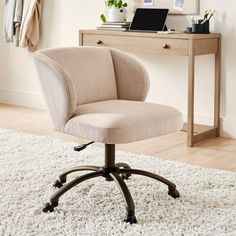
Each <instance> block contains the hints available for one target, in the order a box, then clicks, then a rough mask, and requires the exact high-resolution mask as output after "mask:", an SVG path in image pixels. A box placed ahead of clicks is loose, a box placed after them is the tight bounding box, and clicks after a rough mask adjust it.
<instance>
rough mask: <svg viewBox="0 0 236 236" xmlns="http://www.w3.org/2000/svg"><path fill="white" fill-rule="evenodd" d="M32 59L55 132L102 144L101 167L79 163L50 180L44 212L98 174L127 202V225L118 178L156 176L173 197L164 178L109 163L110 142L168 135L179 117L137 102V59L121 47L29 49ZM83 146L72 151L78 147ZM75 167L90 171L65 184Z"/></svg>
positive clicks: (142, 75) (140, 72)
mask: <svg viewBox="0 0 236 236" xmlns="http://www.w3.org/2000/svg"><path fill="white" fill-rule="evenodd" d="M34 59H35V63H36V67H37V71H38V75H39V77H40V81H41V85H42V89H43V92H44V95H45V98H46V101H47V105H48V108H49V112H50V115H51V118H52V121H53V124H54V128H55V130H57V131H59V132H63V133H66V134H70V135H73V136H78V137H82V138H85V139H88V140H91V141H96V142H100V143H104V144H105V164H104V166H102V167H98V166H81V167H76V168H74V169H71V170H69V171H67V172H65V173H63V174H61V175H60V176H59V180H57V181H56V182H55V184H54V186H55V187H58V188H60V189H59V190H58V191H57V192H56V193H55V194H54V195H53V196H52V197H51V199H50V203H47V204H46V206H45V207H44V209H43V211H44V212H48V211H50V212H52V211H53V210H54V208H55V207H56V206H57V205H58V201H59V198H60V197H61V196H62V195H63V194H64V193H66V192H67V191H68V190H70V189H71V188H72V187H74V186H76V185H77V184H79V183H81V182H83V181H85V180H87V179H91V178H95V177H98V176H103V177H104V178H105V179H106V180H107V181H112V180H114V181H115V182H116V183H117V185H118V186H119V188H120V190H121V192H122V194H123V197H124V199H125V201H126V204H127V215H126V218H125V220H124V221H125V222H129V223H131V224H132V223H136V222H137V220H136V217H135V206H134V202H133V199H132V196H131V194H130V192H129V189H128V188H127V185H126V184H125V181H124V180H125V179H128V178H130V177H131V175H133V174H138V175H144V176H148V177H151V178H153V179H156V180H158V181H160V182H162V183H164V184H166V185H167V186H168V188H169V192H168V194H169V195H171V196H172V197H174V198H177V197H179V192H178V191H177V189H176V186H175V184H173V183H172V182H170V181H169V180H167V179H165V178H163V177H161V176H158V175H156V174H153V173H149V172H147V171H144V170H138V169H132V168H131V167H130V166H129V165H128V164H126V163H115V144H119V143H130V142H135V141H138V140H143V139H148V138H152V137H156V136H160V135H164V134H168V133H172V132H175V131H177V130H179V129H180V128H181V127H182V115H181V113H180V112H179V111H177V110H176V109H174V108H171V107H168V106H164V105H158V104H153V103H147V102H143V101H144V99H145V97H146V95H147V92H148V90H149V78H148V74H147V72H146V70H145V69H144V67H143V66H142V65H141V64H140V63H139V62H138V61H136V60H135V59H134V58H132V57H131V56H129V55H127V54H125V53H123V52H121V51H118V50H115V49H110V48H98V47H74V48H60V49H49V50H44V51H39V52H37V53H35V54H34ZM91 143H92V142H91ZM89 144H90V143H89ZM87 145H88V144H85V145H80V146H78V147H75V148H74V149H75V150H76V151H80V150H82V149H84V148H85V147H86V146H87ZM76 171H91V172H90V173H87V174H84V175H81V176H79V177H77V178H75V179H74V180H72V181H70V182H68V183H66V179H67V176H68V175H69V174H70V173H72V172H76ZM143 194H145V192H144V193H143ZM108 204H109V203H108Z"/></svg>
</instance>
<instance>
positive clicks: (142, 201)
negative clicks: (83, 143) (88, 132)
mask: <svg viewBox="0 0 236 236" xmlns="http://www.w3.org/2000/svg"><path fill="white" fill-rule="evenodd" d="M75 145H77V144H75V143H71V142H64V141H61V140H57V139H52V138H48V137H41V136H34V135H28V134H23V133H18V132H14V131H10V130H3V129H2V130H0V166H1V171H0V197H1V200H0V209H1V210H0V235H3V236H5V235H11V236H13V235H14V236H16V235H17V236H18V235H19V236H28V235H30V236H31V235H32V236H39V235H40V236H41V235H42V236H44V235H45V236H59V235H68V236H74V235H81V236H83V235H103V236H104V235H127V236H136V235H148V236H158V235H161V236H163V235H165V236H168V235H182V236H185V235H186V236H187V235H201V236H203V235H236V173H233V172H227V171H221V170H213V169H204V168H200V167H197V166H191V165H187V164H182V163H177V162H173V161H167V160H162V159H159V158H156V157H155V158H154V157H150V156H144V155H135V154H130V153H126V152H117V162H127V163H129V164H130V165H131V166H132V167H133V168H139V169H144V170H147V171H151V172H154V173H156V174H159V175H162V176H164V177H166V178H168V179H170V180H171V181H173V182H175V183H176V185H177V187H178V190H179V192H180V194H181V197H180V198H178V199H173V198H171V197H170V196H169V195H168V194H167V187H166V186H165V185H163V184H161V183H159V182H157V181H154V180H152V179H149V178H146V177H139V176H132V177H131V179H130V180H128V181H127V182H126V183H127V185H128V187H129V189H130V191H131V194H132V196H133V198H134V202H135V204H136V217H137V219H138V224H135V225H129V224H126V223H123V222H122V220H123V218H124V216H125V202H124V200H123V198H122V196H121V194H120V192H119V189H118V187H117V186H116V184H115V183H114V182H106V181H105V180H104V178H96V179H92V180H89V181H85V182H84V183H82V184H81V185H78V186H76V187H75V188H74V189H72V190H71V191H69V192H68V193H66V194H65V195H64V196H63V197H62V198H61V199H60V201H59V206H58V207H57V208H56V209H55V212H53V213H43V212H42V207H43V205H44V203H46V202H48V200H49V198H50V195H51V194H52V193H53V192H54V191H55V189H54V188H53V187H52V183H53V182H54V180H56V179H57V178H58V175H59V174H60V173H62V172H63V171H64V170H66V169H69V168H70V167H75V166H78V165H86V164H90V165H103V161H104V150H103V149H101V148H96V147H89V148H87V149H86V150H84V151H82V152H80V153H76V152H74V151H73V146H75ZM83 173H84V172H83ZM74 176H75V175H72V176H71V178H72V177H74ZM69 179H70V178H69ZM69 179H68V180H69Z"/></svg>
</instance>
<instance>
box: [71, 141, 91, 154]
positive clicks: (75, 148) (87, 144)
mask: <svg viewBox="0 0 236 236" xmlns="http://www.w3.org/2000/svg"><path fill="white" fill-rule="evenodd" d="M93 143H95V142H94V141H92V142H89V143H86V144H81V145H79V146H76V147H74V151H76V152H80V151H82V150H84V149H85V148H86V147H87V146H89V145H91V144H93Z"/></svg>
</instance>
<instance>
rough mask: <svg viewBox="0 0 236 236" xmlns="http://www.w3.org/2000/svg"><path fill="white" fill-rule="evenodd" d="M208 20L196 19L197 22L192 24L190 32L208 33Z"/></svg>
mask: <svg viewBox="0 0 236 236" xmlns="http://www.w3.org/2000/svg"><path fill="white" fill-rule="evenodd" d="M209 28H210V24H209V20H198V23H197V24H192V33H197V34H209V33H210V30H209Z"/></svg>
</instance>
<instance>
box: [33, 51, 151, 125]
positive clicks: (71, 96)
mask: <svg viewBox="0 0 236 236" xmlns="http://www.w3.org/2000/svg"><path fill="white" fill-rule="evenodd" d="M34 60H35V64H36V68H37V71H38V75H39V78H40V81H41V85H42V89H43V92H44V95H45V97H46V102H47V105H48V108H49V111H50V114H51V117H52V120H53V123H54V127H55V128H56V129H57V130H58V129H60V128H58V127H62V126H63V125H65V123H66V122H67V121H68V120H69V119H70V118H71V117H72V116H73V115H74V114H75V111H76V107H77V106H79V105H82V104H87V103H92V102H98V101H104V100H112V99H126V100H138V101H142V100H144V99H145V98H146V95H147V92H148V89H149V78H148V75H147V72H146V70H145V68H144V67H143V66H142V65H141V64H140V63H139V62H137V60H135V59H134V58H132V57H130V56H129V55H127V54H125V53H123V52H121V51H119V50H114V49H110V48H105V47H103V48H99V47H70V48H57V49H47V50H42V51H39V52H36V53H35V54H34Z"/></svg>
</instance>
